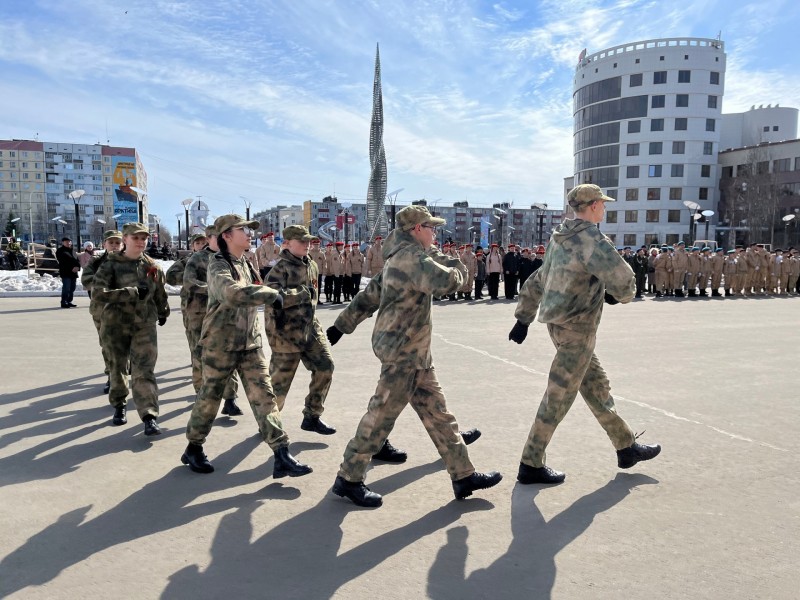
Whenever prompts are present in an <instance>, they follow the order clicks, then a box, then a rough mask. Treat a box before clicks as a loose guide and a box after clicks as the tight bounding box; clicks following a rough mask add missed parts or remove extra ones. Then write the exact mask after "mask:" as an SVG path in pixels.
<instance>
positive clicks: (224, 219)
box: [214, 215, 259, 235]
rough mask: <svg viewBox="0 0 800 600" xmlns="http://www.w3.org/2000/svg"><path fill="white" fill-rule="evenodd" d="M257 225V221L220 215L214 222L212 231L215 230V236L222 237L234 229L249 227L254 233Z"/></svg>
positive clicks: (237, 216)
mask: <svg viewBox="0 0 800 600" xmlns="http://www.w3.org/2000/svg"><path fill="white" fill-rule="evenodd" d="M258 225H259V223H258V221H248V220H247V219H245V218H244V217H242V216H241V215H222V216H221V217H217V220H216V221H214V229H216V231H217V235H222V234H223V233H225V232H226V231H228V230H229V229H233V228H234V227H249V228H250V229H252V230H253V231H255V230H256V229H258Z"/></svg>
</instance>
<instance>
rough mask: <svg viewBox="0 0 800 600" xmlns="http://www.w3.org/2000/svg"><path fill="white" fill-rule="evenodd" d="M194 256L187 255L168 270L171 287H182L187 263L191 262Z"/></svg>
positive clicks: (168, 280)
mask: <svg viewBox="0 0 800 600" xmlns="http://www.w3.org/2000/svg"><path fill="white" fill-rule="evenodd" d="M193 255H194V253H192V254H187V255H186V256H182V257H181V258H179V259H178V260H176V261H175V262H174V263H172V266H171V267H170V268H169V269H167V275H166V277H167V283H168V284H170V285H182V284H183V271H184V270H185V269H186V263H187V262H189V259H190V258H191V257H192V256H193Z"/></svg>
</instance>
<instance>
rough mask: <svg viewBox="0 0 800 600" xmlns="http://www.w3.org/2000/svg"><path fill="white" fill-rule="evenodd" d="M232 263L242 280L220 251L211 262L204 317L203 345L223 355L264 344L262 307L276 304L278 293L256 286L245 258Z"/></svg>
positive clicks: (201, 341) (209, 262)
mask: <svg viewBox="0 0 800 600" xmlns="http://www.w3.org/2000/svg"><path fill="white" fill-rule="evenodd" d="M231 260H233V263H234V268H235V269H236V271H237V272H238V274H239V279H238V281H237V280H235V279H234V278H233V275H232V274H231V265H229V264H228V261H226V260H225V258H224V257H223V256H222V254H221V253H219V252H217V253H216V254H215V255H214V256H212V257H211V258H210V259H209V261H208V273H207V278H208V311H207V312H206V316H205V317H204V318H203V330H202V333H201V334H200V342H199V345H201V346H205V347H208V348H210V349H212V350H213V351H223V352H235V351H243V350H255V349H256V348H261V347H262V345H263V344H262V340H261V332H262V331H263V330H264V328H263V326H262V325H261V319H260V317H259V316H258V307H259V306H260V305H262V304H272V303H273V302H274V301H275V298H276V297H277V295H278V293H277V292H276V291H275V290H273V289H271V288H268V287H267V286H265V285H260V284H254V283H253V280H252V278H251V275H250V269H249V267H248V266H247V259H246V258H245V257H244V256H242V258H240V259H238V260H237V259H235V258H233V257H231Z"/></svg>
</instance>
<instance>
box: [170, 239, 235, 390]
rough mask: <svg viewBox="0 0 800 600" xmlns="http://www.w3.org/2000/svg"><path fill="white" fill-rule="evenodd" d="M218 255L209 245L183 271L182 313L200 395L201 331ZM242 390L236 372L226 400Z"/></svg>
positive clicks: (201, 365) (195, 254)
mask: <svg viewBox="0 0 800 600" xmlns="http://www.w3.org/2000/svg"><path fill="white" fill-rule="evenodd" d="M214 254H215V252H214V251H213V250H212V249H211V248H209V247H208V246H206V247H205V248H203V249H202V250H200V251H199V252H195V253H194V254H192V256H191V257H190V258H189V260H188V261H187V262H186V267H185V269H184V270H183V287H182V288H181V315H182V316H183V326H184V328H185V330H186V340H187V341H188V342H189V352H190V353H191V357H192V385H193V386H194V392H195V394H199V393H200V388H201V387H202V386H203V360H202V355H203V347H202V346H201V345H200V334H201V333H202V330H203V319H204V318H205V316H206V312H207V308H208V263H209V261H210V260H211V257H212V256H214ZM238 390H239V384H238V382H237V381H236V375H235V374H232V375H231V378H230V379H229V380H228V382H227V383H226V384H225V389H224V391H223V392H222V398H223V399H224V400H229V399H233V398H236V394H237V392H238Z"/></svg>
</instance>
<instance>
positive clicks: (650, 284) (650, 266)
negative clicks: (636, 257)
mask: <svg viewBox="0 0 800 600" xmlns="http://www.w3.org/2000/svg"><path fill="white" fill-rule="evenodd" d="M656 258H658V250H656V249H655V248H651V249H650V254H649V255H648V256H647V291H648V292H650V293H651V294H655V293H656V291H657V290H656Z"/></svg>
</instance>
